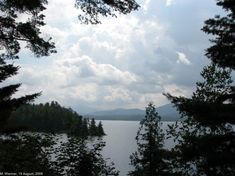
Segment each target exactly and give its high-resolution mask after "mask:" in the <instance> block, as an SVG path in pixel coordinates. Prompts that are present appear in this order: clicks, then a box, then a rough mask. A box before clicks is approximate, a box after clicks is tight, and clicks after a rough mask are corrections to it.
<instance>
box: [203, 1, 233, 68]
mask: <svg viewBox="0 0 235 176" xmlns="http://www.w3.org/2000/svg"><path fill="white" fill-rule="evenodd" d="M217 5H218V6H221V7H222V8H223V9H224V10H225V11H226V12H227V15H226V16H223V17H221V16H220V15H216V16H215V17H214V18H212V19H208V20H207V21H205V26H204V27H203V28H202V30H203V31H204V32H205V33H207V34H212V35H213V36H215V37H214V39H212V40H211V42H212V43H213V46H211V47H209V48H208V49H207V52H206V56H207V57H208V58H209V59H211V60H212V61H213V62H214V63H217V64H219V65H220V66H221V67H229V68H232V69H235V54H234V53H235V40H234V39H235V33H234V28H235V1H234V0H217Z"/></svg>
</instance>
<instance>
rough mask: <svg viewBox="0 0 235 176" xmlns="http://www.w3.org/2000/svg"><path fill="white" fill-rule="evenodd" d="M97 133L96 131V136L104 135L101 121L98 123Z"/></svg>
mask: <svg viewBox="0 0 235 176" xmlns="http://www.w3.org/2000/svg"><path fill="white" fill-rule="evenodd" d="M97 133H98V136H103V135H105V133H104V129H103V125H102V123H101V121H100V122H99V124H98V127H97Z"/></svg>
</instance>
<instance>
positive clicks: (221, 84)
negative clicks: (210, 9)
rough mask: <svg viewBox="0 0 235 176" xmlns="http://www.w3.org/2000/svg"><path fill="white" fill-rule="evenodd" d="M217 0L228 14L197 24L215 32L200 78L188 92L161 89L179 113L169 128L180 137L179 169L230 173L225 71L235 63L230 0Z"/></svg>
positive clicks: (229, 90)
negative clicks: (182, 94) (188, 94)
mask: <svg viewBox="0 0 235 176" xmlns="http://www.w3.org/2000/svg"><path fill="white" fill-rule="evenodd" d="M217 5H219V6H221V7H222V8H223V9H225V10H226V12H228V14H227V16H225V17H220V16H219V15H217V16H215V18H213V19H209V20H207V21H206V22H205V26H204V27H203V29H202V30H203V31H204V32H206V33H208V34H212V35H214V36H215V38H214V39H213V40H211V42H212V43H213V44H214V45H213V46H211V47H209V48H208V49H207V51H206V56H207V57H208V58H209V59H211V61H212V64H211V65H210V66H208V67H205V68H204V70H203V71H202V73H201V75H202V77H203V78H204V81H203V82H198V83H197V89H196V91H195V92H194V93H193V96H192V97H191V98H185V97H175V96H172V95H170V94H166V96H167V97H168V99H170V100H171V102H172V103H173V104H174V105H175V106H176V107H177V108H178V110H179V112H180V113H181V115H182V117H183V122H182V124H181V125H180V126H177V125H175V126H171V127H170V130H169V132H170V134H172V135H173V136H175V137H176V138H178V140H179V141H178V142H179V143H178V145H176V147H175V148H174V151H175V152H176V153H177V154H178V156H177V157H176V158H175V160H174V166H175V168H176V172H177V173H179V174H180V175H190V176H191V175H195V176H198V175H207V176H216V175H218V176H223V175H226V176H233V175H235V164H234V160H235V151H234V148H235V131H234V128H233V126H234V124H235V119H234V114H235V104H234V103H235V88H234V86H232V85H231V83H232V79H231V75H230V74H231V69H234V68H235V57H234V49H235V47H234V44H235V42H234V41H235V40H234V39H235V38H234V22H235V19H234V18H235V15H234V12H235V11H234V9H235V8H234V7H235V1H233V0H217ZM226 68H227V69H226Z"/></svg>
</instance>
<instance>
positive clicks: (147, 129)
mask: <svg viewBox="0 0 235 176" xmlns="http://www.w3.org/2000/svg"><path fill="white" fill-rule="evenodd" d="M160 119H161V117H160V116H159V115H158V113H157V112H156V108H155V106H154V105H153V104H152V103H150V104H149V105H148V107H147V108H146V115H145V118H144V119H143V120H142V121H141V122H140V124H141V126H140V128H139V130H138V132H137V136H136V140H137V146H138V149H137V151H136V152H135V153H133V154H132V155H131V156H130V159H131V165H132V166H134V171H130V172H129V174H128V175H131V176H140V175H141V176H150V175H151V176H163V175H170V172H169V170H168V167H167V163H166V161H164V159H166V158H165V156H166V153H167V150H165V149H163V143H164V133H163V131H162V129H161V128H160V125H161V123H160Z"/></svg>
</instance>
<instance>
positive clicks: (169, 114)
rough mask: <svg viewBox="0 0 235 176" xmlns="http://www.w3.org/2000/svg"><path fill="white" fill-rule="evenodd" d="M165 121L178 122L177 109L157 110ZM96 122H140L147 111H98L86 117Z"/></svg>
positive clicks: (162, 108)
mask: <svg viewBox="0 0 235 176" xmlns="http://www.w3.org/2000/svg"><path fill="white" fill-rule="evenodd" d="M156 110H157V112H158V113H159V115H160V116H161V117H162V120H163V121H176V120H178V119H179V117H180V115H179V113H178V112H177V111H176V109H175V108H174V107H173V106H172V105H171V104H167V105H164V106H160V107H158V108H156ZM86 116H87V117H89V118H94V119H96V120H133V121H139V120H141V119H143V118H144V116H145V111H144V110H141V109H113V110H107V111H97V112H94V113H91V114H88V115H86Z"/></svg>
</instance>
